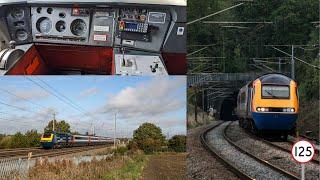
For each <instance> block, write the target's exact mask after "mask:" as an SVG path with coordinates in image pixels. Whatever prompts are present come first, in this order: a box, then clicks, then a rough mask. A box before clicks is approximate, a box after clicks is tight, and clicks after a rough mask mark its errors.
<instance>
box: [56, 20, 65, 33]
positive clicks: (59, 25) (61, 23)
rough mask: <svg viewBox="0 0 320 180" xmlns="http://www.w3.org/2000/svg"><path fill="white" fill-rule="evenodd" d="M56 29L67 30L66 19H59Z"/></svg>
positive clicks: (59, 30)
mask: <svg viewBox="0 0 320 180" xmlns="http://www.w3.org/2000/svg"><path fill="white" fill-rule="evenodd" d="M56 30H57V31H58V32H63V31H64V30H66V23H65V22H64V21H58V22H57V24H56Z"/></svg>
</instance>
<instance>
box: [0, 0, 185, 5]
mask: <svg viewBox="0 0 320 180" xmlns="http://www.w3.org/2000/svg"><path fill="white" fill-rule="evenodd" d="M14 3H40V4H76V3H80V4H81V3H90V4H94V3H97V4H101V3H115V4H145V5H148V4H149V5H168V6H187V0H93V1H92V0H77V1H72V0H0V6H1V5H5V4H14Z"/></svg>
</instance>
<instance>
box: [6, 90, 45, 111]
mask: <svg viewBox="0 0 320 180" xmlns="http://www.w3.org/2000/svg"><path fill="white" fill-rule="evenodd" d="M0 91H2V92H5V93H7V94H10V95H12V96H15V97H17V98H19V99H22V100H24V101H27V102H29V103H31V104H33V105H36V106H38V107H41V108H45V109H46V108H47V107H44V106H42V105H40V104H38V103H36V102H33V101H31V100H29V99H27V98H24V97H22V96H18V95H16V94H14V93H12V92H10V91H8V90H6V89H2V88H0Z"/></svg>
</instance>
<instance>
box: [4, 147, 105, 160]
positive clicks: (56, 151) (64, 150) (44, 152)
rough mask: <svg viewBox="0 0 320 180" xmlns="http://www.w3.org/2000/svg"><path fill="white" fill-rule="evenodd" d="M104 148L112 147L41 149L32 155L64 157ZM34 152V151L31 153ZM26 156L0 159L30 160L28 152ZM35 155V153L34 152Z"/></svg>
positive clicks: (20, 155)
mask: <svg viewBox="0 0 320 180" xmlns="http://www.w3.org/2000/svg"><path fill="white" fill-rule="evenodd" d="M103 147H110V145H99V146H82V147H73V148H62V149H51V150H45V149H41V151H40V152H38V153H35V154H33V155H32V157H31V158H37V157H45V156H47V157H53V156H56V155H64V154H72V153H74V152H82V151H87V150H94V149H99V148H103ZM30 152H32V151H30ZM25 153H26V154H25V155H23V154H21V153H19V154H16V155H13V156H12V154H11V153H10V154H7V155H6V154H4V155H2V156H1V155H0V158H21V159H27V158H28V154H27V153H28V152H25ZM32 153H34V152H32Z"/></svg>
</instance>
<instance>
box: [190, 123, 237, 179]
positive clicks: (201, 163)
mask: <svg viewBox="0 0 320 180" xmlns="http://www.w3.org/2000/svg"><path fill="white" fill-rule="evenodd" d="M220 123H221V121H214V122H212V123H211V124H210V125H203V126H200V127H196V128H191V129H188V135H187V144H188V146H187V152H188V156H187V169H188V171H187V176H188V177H187V179H201V180H202V179H203V180H211V179H228V180H239V179H240V178H239V177H238V176H236V175H235V174H234V173H233V172H232V171H230V169H229V168H227V167H226V166H225V165H224V164H223V163H221V162H220V161H219V159H218V158H217V157H215V156H212V154H211V153H210V151H207V150H206V149H205V147H204V146H203V144H202V143H201V141H200V139H199V137H200V136H201V135H202V133H203V132H204V131H205V130H206V129H208V128H209V127H212V126H215V125H217V124H220Z"/></svg>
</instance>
